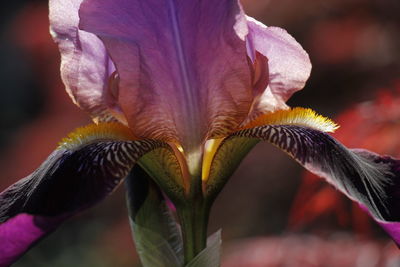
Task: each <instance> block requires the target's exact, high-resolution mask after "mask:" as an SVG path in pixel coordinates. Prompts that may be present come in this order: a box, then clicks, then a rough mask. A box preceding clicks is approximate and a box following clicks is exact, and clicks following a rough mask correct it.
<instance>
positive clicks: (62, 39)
mask: <svg viewBox="0 0 400 267" xmlns="http://www.w3.org/2000/svg"><path fill="white" fill-rule="evenodd" d="M81 2H82V0H50V3H49V6H50V25H51V26H50V31H51V34H52V36H53V39H54V40H55V42H57V43H58V46H59V49H60V53H61V77H62V80H63V82H64V84H65V86H66V90H67V92H68V94H69V95H70V97H71V98H72V100H73V101H74V103H75V104H77V105H78V106H79V107H81V108H82V109H84V110H85V111H87V112H89V113H91V115H92V116H94V117H97V116H100V117H101V116H104V115H108V114H107V113H108V111H107V110H108V107H107V105H106V102H105V97H106V93H107V91H106V90H105V89H106V88H107V87H108V80H109V77H110V75H111V73H112V72H113V71H115V67H114V64H113V63H112V61H111V59H110V57H109V56H108V54H107V52H106V50H105V47H104V45H103V43H102V42H101V40H100V39H99V38H97V36H95V35H94V34H91V33H88V32H84V31H81V30H79V29H78V24H79V16H78V9H79V6H80V4H81Z"/></svg>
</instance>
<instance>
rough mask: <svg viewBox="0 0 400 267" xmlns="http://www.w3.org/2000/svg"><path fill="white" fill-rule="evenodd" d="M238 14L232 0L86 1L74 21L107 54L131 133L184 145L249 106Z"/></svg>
mask: <svg viewBox="0 0 400 267" xmlns="http://www.w3.org/2000/svg"><path fill="white" fill-rule="evenodd" d="M243 16H244V15H243V13H242V10H241V9H240V6H239V5H238V3H237V1H234V0H220V1H211V0H203V1H199V0H197V1H175V0H164V1H160V0H157V1H156V0H146V1H139V0H132V1H126V0H102V1H96V0H87V1H84V2H83V4H82V5H81V8H80V18H81V21H80V27H81V29H83V30H85V31H88V32H91V33H94V34H96V35H97V36H98V37H99V38H100V39H101V40H102V41H103V42H104V44H105V46H106V48H107V51H108V52H109V53H110V55H111V57H112V59H113V61H114V63H115V66H116V68H117V70H118V73H119V75H120V83H119V93H118V95H119V98H118V100H119V103H120V106H121V108H122V111H123V112H124V114H125V116H126V118H127V120H128V124H129V126H130V127H131V128H132V130H133V131H134V133H135V134H136V135H137V136H139V137H152V138H161V139H164V140H165V139H167V140H168V139H169V140H177V141H179V142H181V143H182V145H183V146H184V147H185V148H190V147H195V146H198V144H200V143H201V142H203V141H204V140H205V139H206V138H207V136H211V135H218V134H226V133H227V132H229V131H232V130H234V129H235V128H236V127H237V126H238V125H239V124H240V123H241V122H242V121H243V120H244V118H245V117H246V115H247V113H248V111H249V109H250V105H251V103H252V100H253V92H252V89H251V71H250V69H249V66H248V62H247V56H246V47H245V42H244V36H245V35H246V33H247V25H246V21H245V20H244V19H243ZM189 150H190V149H189Z"/></svg>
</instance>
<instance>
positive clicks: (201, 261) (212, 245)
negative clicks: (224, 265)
mask: <svg viewBox="0 0 400 267" xmlns="http://www.w3.org/2000/svg"><path fill="white" fill-rule="evenodd" d="M221 243H222V239H221V230H218V231H217V232H215V233H214V234H212V235H211V236H209V237H208V239H207V247H206V248H205V249H204V250H203V251H201V252H200V253H199V254H198V255H197V256H196V257H195V258H194V259H193V260H192V261H190V262H189V263H188V264H187V265H186V266H185V267H219V266H221Z"/></svg>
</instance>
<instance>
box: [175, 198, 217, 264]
mask: <svg viewBox="0 0 400 267" xmlns="http://www.w3.org/2000/svg"><path fill="white" fill-rule="evenodd" d="M210 208H211V205H210V204H208V203H207V201H205V199H204V198H203V197H202V196H199V197H198V198H195V199H193V200H192V201H190V202H188V203H185V205H184V206H182V207H177V214H178V218H179V221H180V224H181V229H182V238H183V247H184V263H185V265H186V264H188V263H189V262H190V261H191V260H193V259H194V258H195V257H196V255H198V254H199V253H200V252H201V251H202V250H204V249H205V248H206V246H207V226H208V218H209V214H210Z"/></svg>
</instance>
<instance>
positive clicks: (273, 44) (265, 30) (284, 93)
mask: <svg viewBox="0 0 400 267" xmlns="http://www.w3.org/2000/svg"><path fill="white" fill-rule="evenodd" d="M247 23H248V24H247V25H248V27H249V34H248V35H247V49H248V50H247V51H248V54H249V57H250V58H251V59H252V61H253V62H254V61H255V60H256V54H257V52H259V53H261V54H262V55H263V56H265V57H266V58H267V61H265V63H264V64H268V67H267V69H268V72H269V84H268V88H267V89H266V90H265V91H264V93H263V94H262V95H261V97H260V98H259V100H258V102H256V105H255V107H254V110H253V112H254V113H258V114H259V113H266V112H271V111H275V110H278V109H285V108H287V106H286V104H285V102H286V101H287V100H288V99H289V98H290V96H291V95H292V94H293V93H295V92H296V91H298V90H300V89H302V88H303V87H304V85H305V82H306V81H307V79H308V77H309V76H310V72H311V62H310V59H309V57H308V54H307V53H306V52H305V51H304V50H303V48H302V47H301V45H300V44H299V43H297V41H296V40H295V39H294V38H293V37H292V36H290V35H289V34H288V33H287V32H286V31H285V30H283V29H281V28H277V27H267V26H265V25H264V24H262V23H261V22H259V21H256V20H255V19H253V18H251V17H247ZM259 64H261V62H260V63H259Z"/></svg>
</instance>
